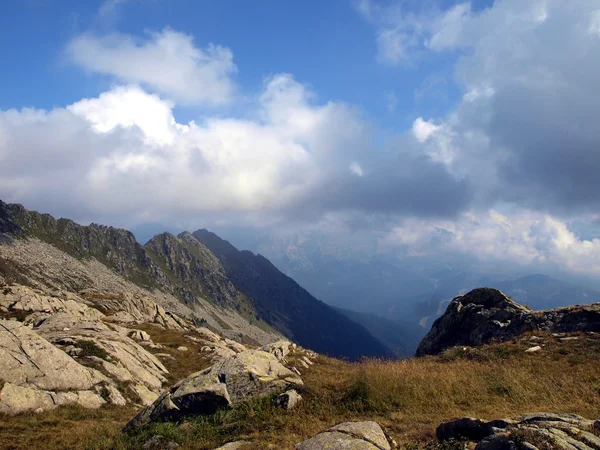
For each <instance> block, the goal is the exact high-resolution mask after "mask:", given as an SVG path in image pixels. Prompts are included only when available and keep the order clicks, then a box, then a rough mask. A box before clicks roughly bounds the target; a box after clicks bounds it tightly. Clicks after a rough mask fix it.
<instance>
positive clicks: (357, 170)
mask: <svg viewBox="0 0 600 450" xmlns="http://www.w3.org/2000/svg"><path fill="white" fill-rule="evenodd" d="M350 172H352V173H353V174H355V175H357V176H359V177H362V176H363V175H364V174H365V173H364V171H363V169H362V167H361V166H360V164H358V163H357V162H356V161H354V162H352V163H351V164H350Z"/></svg>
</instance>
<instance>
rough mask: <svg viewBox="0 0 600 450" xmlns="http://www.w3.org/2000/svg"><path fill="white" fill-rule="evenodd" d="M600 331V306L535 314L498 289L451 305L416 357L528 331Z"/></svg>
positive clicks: (480, 290) (474, 293)
mask: <svg viewBox="0 0 600 450" xmlns="http://www.w3.org/2000/svg"><path fill="white" fill-rule="evenodd" d="M599 330H600V303H595V304H593V305H587V306H569V307H565V308H557V309H553V310H547V311H532V310H530V309H529V308H526V307H525V306H521V305H519V304H518V303H516V302H514V301H513V300H511V299H510V298H509V297H507V296H506V295H504V294H503V293H502V292H500V291H499V290H497V289H491V288H478V289H474V290H472V291H470V292H469V293H467V294H464V295H459V296H458V297H455V298H454V299H453V300H452V301H451V302H450V304H449V305H448V308H447V309H446V312H444V314H443V315H442V316H441V317H439V318H438V319H437V320H436V321H435V322H434V323H433V325H432V327H431V330H430V331H429V333H427V335H426V336H425V337H424V338H423V340H422V341H421V343H420V344H419V347H418V349H417V352H416V355H417V356H424V355H435V354H438V353H441V352H442V351H444V350H445V349H447V348H450V347H454V346H457V345H464V346H478V345H482V344H486V343H489V342H491V341H504V340H507V339H511V338H513V337H515V336H518V335H520V334H522V333H524V332H527V331H557V332H572V331H599Z"/></svg>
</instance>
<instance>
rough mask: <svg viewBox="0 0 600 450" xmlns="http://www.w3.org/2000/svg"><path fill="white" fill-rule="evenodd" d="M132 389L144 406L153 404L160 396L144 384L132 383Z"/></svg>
mask: <svg viewBox="0 0 600 450" xmlns="http://www.w3.org/2000/svg"><path fill="white" fill-rule="evenodd" d="M131 390H132V391H133V392H134V393H135V394H136V395H137V396H138V398H139V399H140V401H141V402H142V405H144V406H148V405H151V404H152V402H154V401H155V400H156V399H157V398H158V394H157V393H156V392H153V391H151V390H150V389H148V388H147V387H146V386H144V385H143V384H134V385H131Z"/></svg>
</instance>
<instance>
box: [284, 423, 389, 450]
mask: <svg viewBox="0 0 600 450" xmlns="http://www.w3.org/2000/svg"><path fill="white" fill-rule="evenodd" d="M325 448H326V449H328V450H349V449H352V450H391V449H393V448H396V444H395V443H394V441H393V440H392V439H391V438H390V437H389V436H388V435H387V434H386V433H385V431H384V430H383V429H382V428H381V426H380V425H379V424H378V423H377V422H345V423H340V424H338V425H336V426H334V427H331V428H329V429H328V430H326V431H323V432H321V433H319V434H317V435H316V436H314V437H312V438H310V439H307V440H306V441H304V442H301V443H300V444H298V445H296V449H297V450H322V449H325Z"/></svg>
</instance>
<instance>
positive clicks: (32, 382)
mask: <svg viewBox="0 0 600 450" xmlns="http://www.w3.org/2000/svg"><path fill="white" fill-rule="evenodd" d="M0 361H2V364H0V379H1V380H4V381H5V382H8V383H13V384H16V385H29V386H32V387H36V388H38V389H46V390H55V389H58V390H86V389H90V388H91V387H92V386H93V385H94V384H95V380H94V376H93V374H92V372H91V371H90V370H89V369H88V368H86V367H84V366H82V365H80V364H79V363H77V361H75V360H74V359H73V358H71V357H70V356H69V355H67V354H66V353H65V352H63V351H61V350H59V349H58V348H56V347H55V346H54V345H52V344H51V343H50V342H48V341H47V340H46V339H44V338H43V337H41V336H40V335H39V334H37V333H36V332H34V331H33V330H31V329H30V328H29V327H27V326H25V325H23V324H22V323H20V322H15V321H0Z"/></svg>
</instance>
